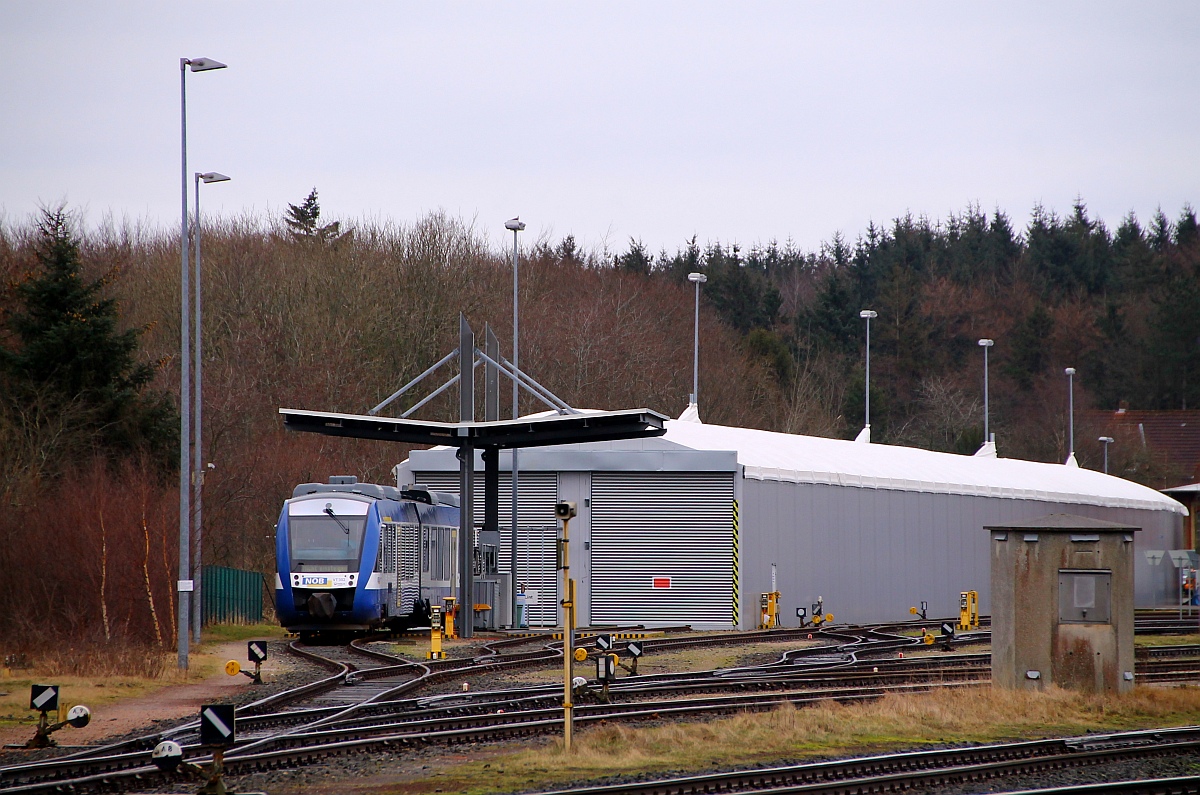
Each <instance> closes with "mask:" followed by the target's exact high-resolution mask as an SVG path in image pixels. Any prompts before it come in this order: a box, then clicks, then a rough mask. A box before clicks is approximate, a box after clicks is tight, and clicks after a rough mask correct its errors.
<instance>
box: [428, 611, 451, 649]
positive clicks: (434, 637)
mask: <svg viewBox="0 0 1200 795" xmlns="http://www.w3.org/2000/svg"><path fill="white" fill-rule="evenodd" d="M445 656H446V653H445V652H444V651H442V606H441V605H430V606H429V656H428V657H427V658H426V659H428V660H441V659H443V658H445Z"/></svg>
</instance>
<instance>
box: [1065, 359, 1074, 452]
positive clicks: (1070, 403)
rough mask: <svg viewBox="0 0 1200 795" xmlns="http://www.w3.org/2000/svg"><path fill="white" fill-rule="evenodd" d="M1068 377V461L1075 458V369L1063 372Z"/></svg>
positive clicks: (1070, 368)
mask: <svg viewBox="0 0 1200 795" xmlns="http://www.w3.org/2000/svg"><path fill="white" fill-rule="evenodd" d="M1063 373H1065V374H1066V376H1067V461H1068V462H1070V461H1072V460H1073V459H1074V458H1075V368H1074V367H1068V368H1067V369H1065V370H1063Z"/></svg>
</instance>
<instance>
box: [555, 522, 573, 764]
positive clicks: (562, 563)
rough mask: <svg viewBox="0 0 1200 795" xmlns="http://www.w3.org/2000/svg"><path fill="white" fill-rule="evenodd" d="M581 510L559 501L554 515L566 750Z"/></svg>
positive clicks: (565, 744) (567, 745)
mask: <svg viewBox="0 0 1200 795" xmlns="http://www.w3.org/2000/svg"><path fill="white" fill-rule="evenodd" d="M577 513H578V511H577V510H576V508H575V503H573V502H560V503H557V504H556V505H555V506H554V515H555V516H556V517H558V518H559V519H561V520H562V538H561V539H560V540H559V543H558V567H559V568H560V569H562V582H563V590H562V593H563V600H562V608H563V616H562V619H563V749H564V750H566V751H568V752H569V751H570V750H571V724H572V721H573V716H572V710H573V709H574V707H575V705H574V704H572V703H571V674H572V665H573V664H574V654H573V650H572V648H571V646H572V645H573V640H574V638H573V636H574V633H575V581H574V580H572V579H571V555H570V545H569V538H570V536H569V530H568V528H569V525H570V522H571V518H572V517H573V516H575V515H576V514H577Z"/></svg>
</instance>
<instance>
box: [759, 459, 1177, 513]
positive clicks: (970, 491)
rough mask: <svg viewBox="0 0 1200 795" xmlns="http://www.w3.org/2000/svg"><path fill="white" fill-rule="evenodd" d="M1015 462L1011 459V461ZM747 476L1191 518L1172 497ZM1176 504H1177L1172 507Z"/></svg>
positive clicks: (846, 477)
mask: <svg viewBox="0 0 1200 795" xmlns="http://www.w3.org/2000/svg"><path fill="white" fill-rule="evenodd" d="M1010 460H1011V459H1010ZM742 473H743V477H746V478H748V479H750V480H775V481H781V482H785V483H808V484H813V485H823V486H853V487H855V488H862V489H879V490H881V491H916V492H924V493H927V494H929V493H932V494H957V495H961V496H967V497H999V498H1001V499H1009V500H1033V501H1035V502H1058V503H1067V504H1070V505H1099V506H1101V507H1104V508H1134V509H1138V510H1143V511H1161V510H1168V509H1169V510H1170V511H1171V512H1172V513H1177V514H1181V515H1183V516H1187V513H1188V511H1187V508H1185V507H1184V506H1183V505H1182V504H1181V503H1180V502H1178V501H1177V500H1174V499H1171V498H1170V497H1168V498H1167V499H1165V500H1137V499H1131V498H1128V497H1110V498H1105V497H1101V496H1098V495H1093V494H1073V493H1070V492H1054V491H1040V490H1037V491H1034V490H1028V489H1014V488H1007V487H1003V486H977V485H973V484H969V483H932V482H930V483H924V482H920V481H914V480H900V479H896V478H881V477H865V476H862V475H853V474H846V473H836V472H798V471H796V470H790V469H777V468H773V467H757V466H750V465H745V466H743V467H742ZM1171 503H1174V504H1171Z"/></svg>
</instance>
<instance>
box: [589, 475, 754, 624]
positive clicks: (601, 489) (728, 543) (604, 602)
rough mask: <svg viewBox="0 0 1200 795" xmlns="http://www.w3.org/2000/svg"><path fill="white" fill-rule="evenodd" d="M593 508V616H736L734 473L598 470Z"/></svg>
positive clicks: (725, 620) (706, 620)
mask: <svg viewBox="0 0 1200 795" xmlns="http://www.w3.org/2000/svg"><path fill="white" fill-rule="evenodd" d="M591 507H592V588H591V597H592V623H594V624H602V623H622V624H628V623H634V622H655V623H664V622H669V623H694V624H719V625H732V624H733V623H734V622H733V614H734V611H733V607H734V598H735V594H734V582H733V576H734V575H733V541H734V539H733V475H732V473H697V474H691V473H686V474H685V473H680V474H662V473H618V472H594V473H592V506H591ZM656 586H657V587H656Z"/></svg>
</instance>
